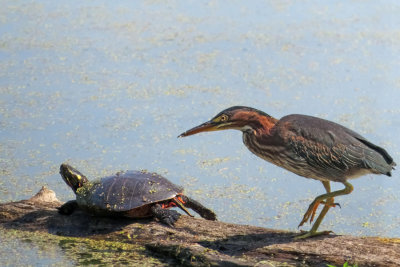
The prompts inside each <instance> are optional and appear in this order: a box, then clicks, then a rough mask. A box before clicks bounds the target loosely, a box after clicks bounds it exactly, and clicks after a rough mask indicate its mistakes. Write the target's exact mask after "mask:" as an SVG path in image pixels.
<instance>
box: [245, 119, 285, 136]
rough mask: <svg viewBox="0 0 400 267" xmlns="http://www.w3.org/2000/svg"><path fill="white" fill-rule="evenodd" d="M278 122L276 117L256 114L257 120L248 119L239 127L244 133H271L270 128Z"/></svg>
mask: <svg viewBox="0 0 400 267" xmlns="http://www.w3.org/2000/svg"><path fill="white" fill-rule="evenodd" d="M277 122H278V120H277V119H275V118H273V117H269V116H263V115H260V116H258V118H257V120H254V121H249V123H247V124H246V125H244V126H243V127H242V128H241V131H242V132H243V133H244V134H252V135H256V136H266V135H271V129H272V128H273V127H274V126H275V124H276V123H277Z"/></svg>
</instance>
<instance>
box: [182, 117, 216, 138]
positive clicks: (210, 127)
mask: <svg viewBox="0 0 400 267" xmlns="http://www.w3.org/2000/svg"><path fill="white" fill-rule="evenodd" d="M218 130H222V129H220V125H218V124H216V123H215V122H212V121H207V122H205V123H203V124H200V125H199V126H196V127H194V128H192V129H190V130H187V131H186V132H184V133H182V134H180V135H179V136H178V137H185V136H189V135H193V134H197V133H201V132H210V131H218Z"/></svg>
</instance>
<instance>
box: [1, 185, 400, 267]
mask: <svg viewBox="0 0 400 267" xmlns="http://www.w3.org/2000/svg"><path fill="white" fill-rule="evenodd" d="M61 204H62V203H61V202H60V201H59V200H58V199H57V198H56V196H55V194H54V192H53V191H51V190H48V189H46V188H42V190H41V191H40V192H39V193H37V194H36V195H35V196H34V197H32V198H31V199H29V200H23V201H19V202H11V203H4V204H0V226H1V227H3V228H5V229H19V230H24V231H39V232H47V233H50V234H54V235H61V236H74V237H85V238H91V239H102V240H109V241H118V242H125V243H130V244H138V245H141V246H143V247H145V250H146V253H147V254H146V255H148V257H155V258H157V259H161V260H162V261H163V262H165V263H166V264H170V263H175V264H176V263H178V264H180V265H190V266H255V265H256V266H327V264H332V265H335V266H342V265H343V263H344V262H346V261H347V262H349V263H350V264H354V263H357V264H358V266H400V239H388V238H379V237H354V236H338V235H329V236H322V237H317V238H313V239H307V240H301V241H295V240H293V237H294V236H295V235H296V233H293V232H286V231H279V230H274V229H266V228H261V227H254V226H248V225H236V224H229V223H224V222H218V221H207V220H204V219H197V218H191V217H188V216H185V215H182V216H181V218H180V219H179V220H178V221H177V223H176V225H175V227H174V228H171V227H167V226H164V225H162V224H160V223H158V222H157V221H155V220H154V219H145V220H131V219H121V218H106V217H95V216H90V215H88V214H86V213H84V212H82V211H78V212H75V213H73V214H72V215H70V216H64V215H60V214H58V212H57V209H56V208H57V207H58V206H60V205H61Z"/></svg>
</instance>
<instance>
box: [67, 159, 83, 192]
mask: <svg viewBox="0 0 400 267" xmlns="http://www.w3.org/2000/svg"><path fill="white" fill-rule="evenodd" d="M60 174H61V177H62V178H63V180H64V181H65V182H66V183H67V185H69V186H70V187H71V188H72V190H74V192H76V190H78V188H79V187H82V186H83V185H84V184H85V183H87V182H88V179H87V178H86V176H85V175H83V174H82V173H80V172H79V171H78V170H76V169H75V168H73V167H71V166H70V165H68V164H65V163H63V164H61V166H60Z"/></svg>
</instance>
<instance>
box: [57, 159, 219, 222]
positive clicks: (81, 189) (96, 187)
mask: <svg viewBox="0 0 400 267" xmlns="http://www.w3.org/2000/svg"><path fill="white" fill-rule="evenodd" d="M60 174H61V177H62V178H63V180H64V181H65V182H66V183H67V185H69V186H70V187H71V188H72V190H73V191H74V193H75V194H76V200H70V201H67V202H66V203H64V204H63V205H62V206H60V207H59V208H58V212H59V213H60V214H64V215H70V214H72V213H73V212H74V211H75V210H76V209H78V208H79V209H82V210H84V211H86V212H88V213H91V214H93V215H100V216H111V217H117V216H122V217H128V218H146V217H155V218H157V219H158V220H159V221H160V222H161V223H163V224H166V225H169V226H173V225H174V223H175V222H176V221H177V220H178V218H179V217H180V213H179V212H177V211H176V210H171V209H168V208H171V207H179V208H181V209H182V210H183V211H184V212H186V213H187V214H188V215H189V216H191V217H193V216H192V215H191V214H190V213H189V211H188V210H187V209H186V207H187V208H190V209H192V210H194V211H195V212H197V213H198V214H199V215H200V216H201V217H203V218H205V219H207V220H217V216H216V214H215V213H214V212H213V211H212V210H210V209H208V208H206V207H204V206H203V205H202V204H200V203H199V202H198V201H196V200H193V199H191V198H189V197H188V196H186V195H184V194H183V188H182V187H180V186H177V185H175V184H173V183H172V182H170V181H169V180H168V179H167V178H165V177H163V176H161V175H159V174H157V173H152V172H148V171H131V170H129V171H121V172H118V173H116V174H115V175H111V176H107V177H103V178H100V179H98V180H96V181H93V182H90V181H89V180H88V179H87V178H86V176H84V175H83V174H82V173H80V172H79V171H78V170H76V169H75V168H73V167H72V166H70V165H68V164H65V163H63V164H61V166H60Z"/></svg>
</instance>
